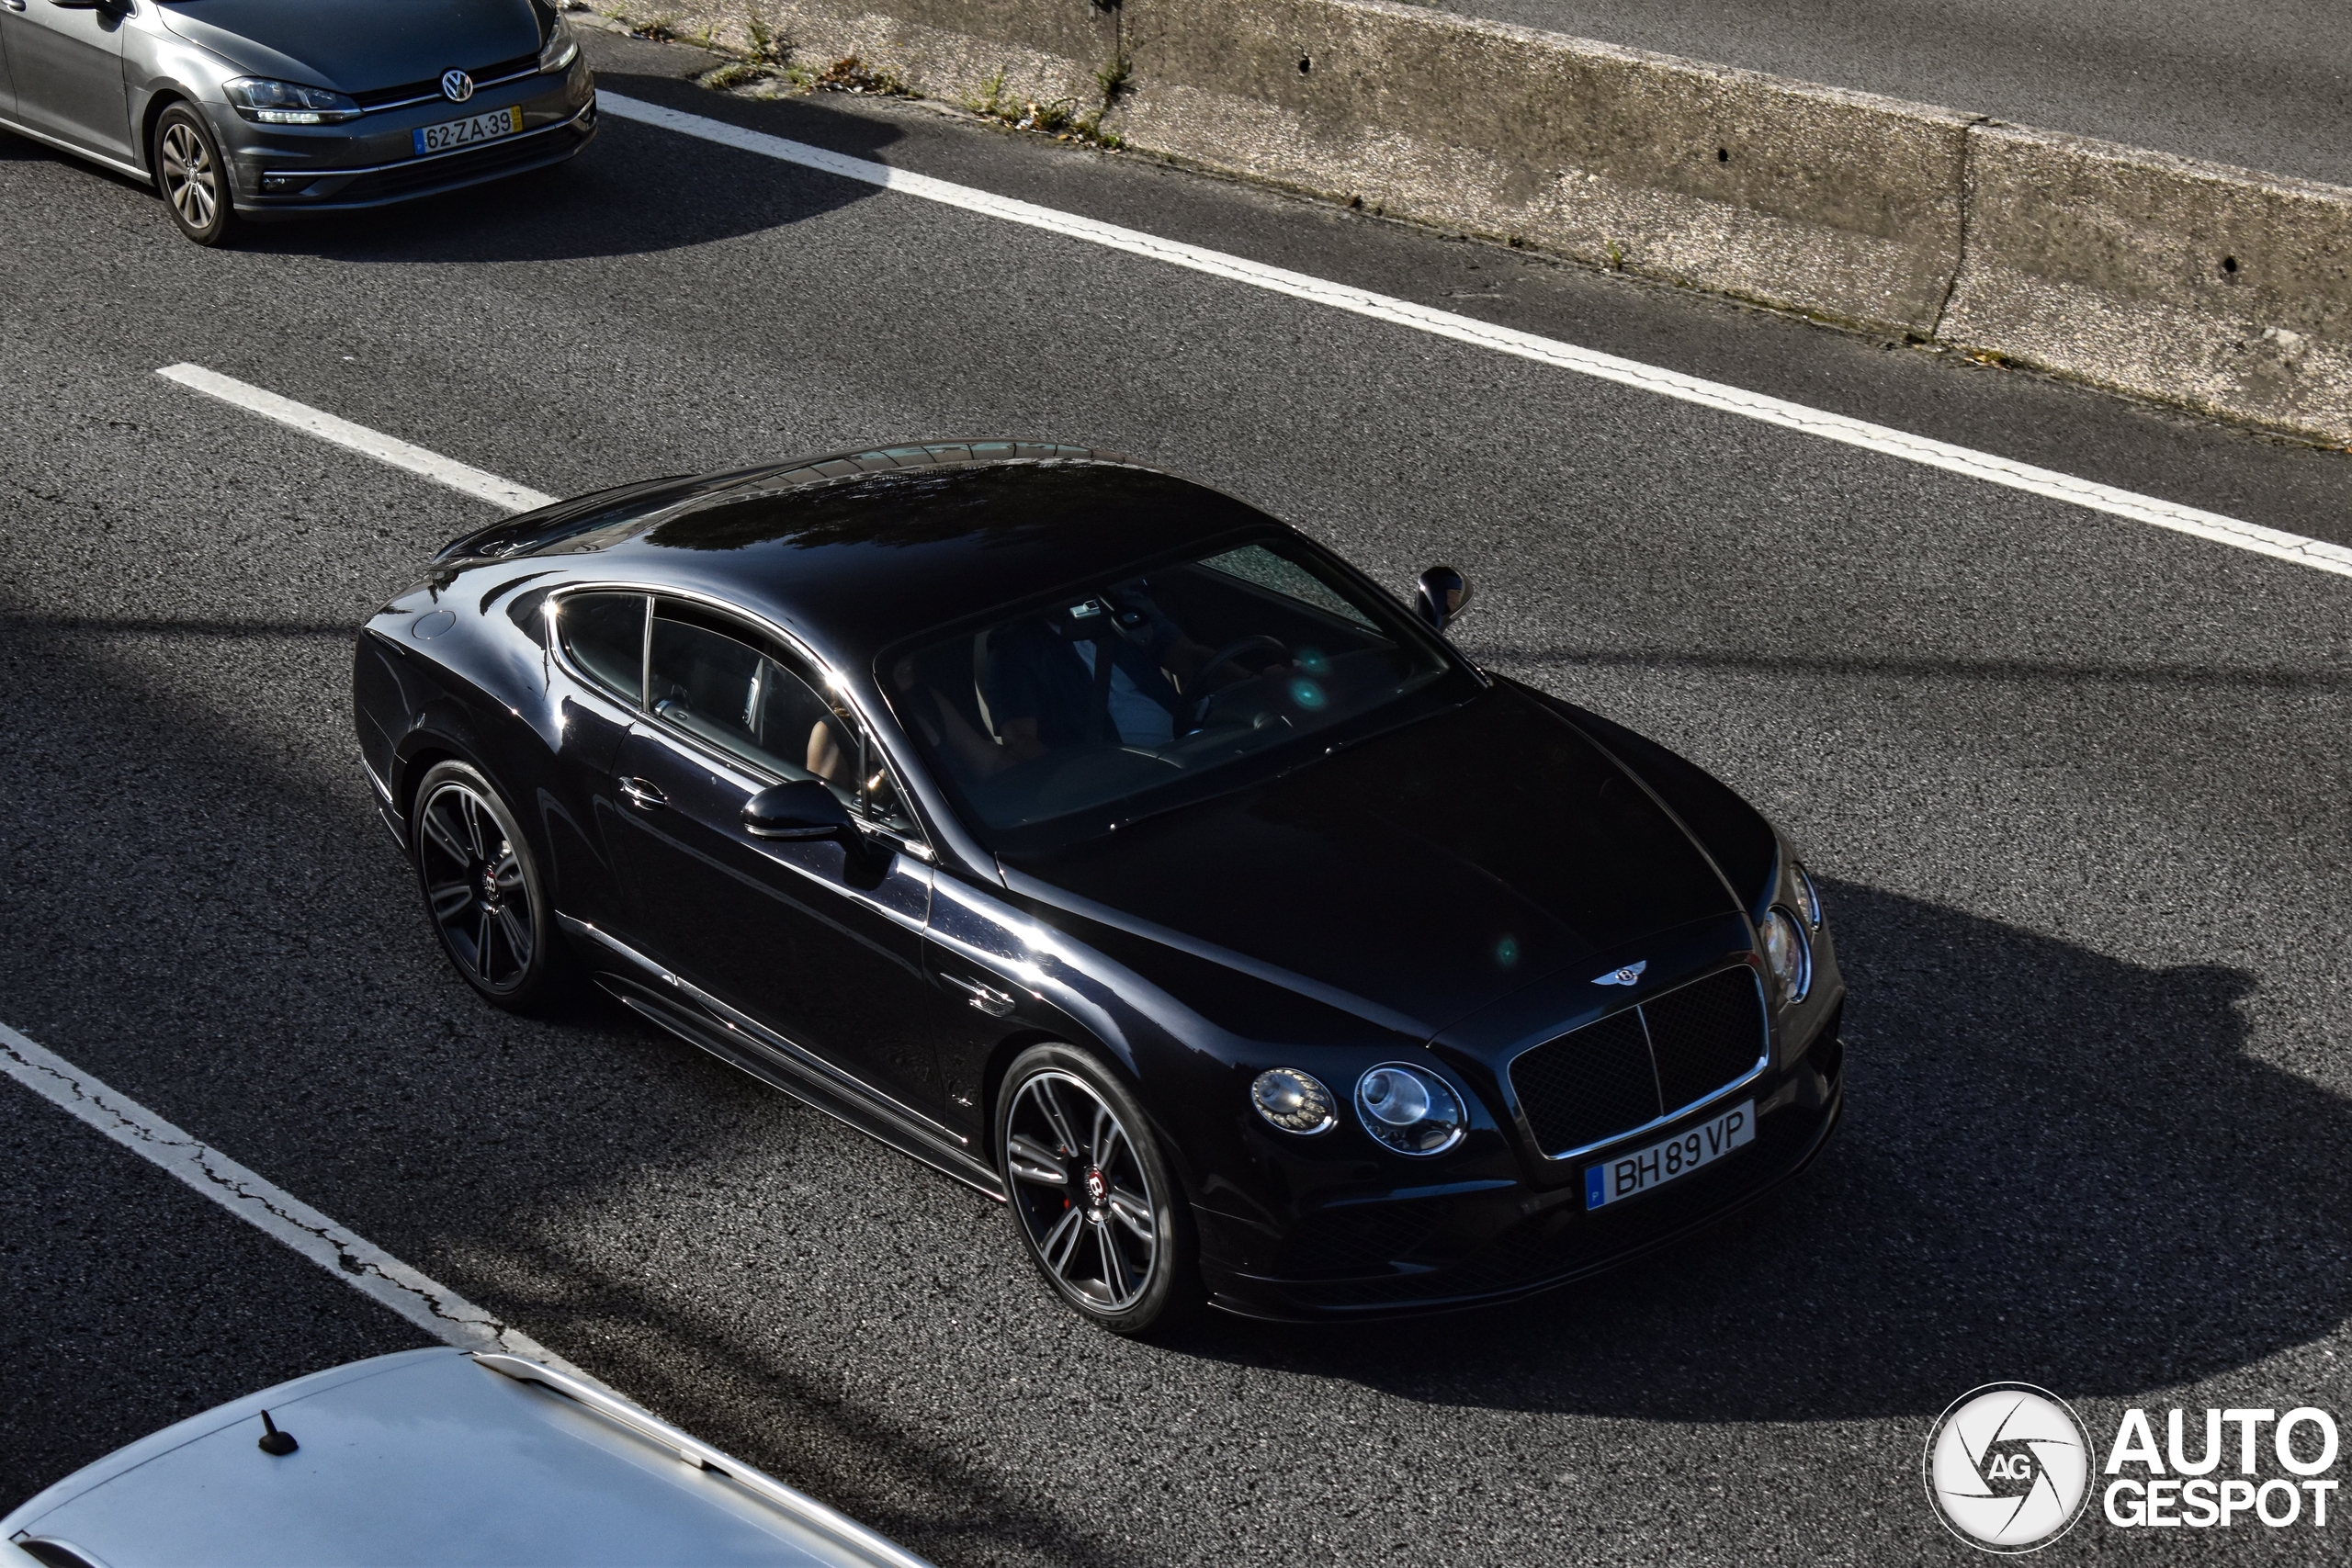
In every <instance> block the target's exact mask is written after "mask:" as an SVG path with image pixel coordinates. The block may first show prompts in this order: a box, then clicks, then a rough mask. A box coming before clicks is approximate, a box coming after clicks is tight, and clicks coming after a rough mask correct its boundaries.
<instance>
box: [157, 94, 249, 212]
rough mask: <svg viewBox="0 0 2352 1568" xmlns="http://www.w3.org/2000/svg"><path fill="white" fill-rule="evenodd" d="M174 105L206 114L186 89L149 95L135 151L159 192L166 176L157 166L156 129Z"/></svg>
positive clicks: (195, 113) (192, 112)
mask: <svg viewBox="0 0 2352 1568" xmlns="http://www.w3.org/2000/svg"><path fill="white" fill-rule="evenodd" d="M174 104H186V105H187V107H188V112H189V113H190V114H194V115H198V116H201V115H202V114H203V113H204V109H203V107H201V106H200V105H199V104H198V102H197V98H196V95H195V94H193V93H191V92H188V91H187V89H186V88H184V87H178V86H173V85H165V86H161V87H157V88H155V89H154V90H153V91H152V92H150V93H149V94H148V95H147V107H146V108H145V109H144V110H142V111H141V114H140V116H139V143H138V145H137V147H135V148H134V149H133V151H134V152H137V153H138V154H139V163H140V166H141V167H142V168H144V169H145V170H146V171H147V177H148V179H150V180H151V181H153V182H154V183H155V188H156V189H157V190H158V191H159V192H160V191H161V190H162V189H163V178H164V175H163V171H162V170H161V169H159V168H158V167H157V166H156V164H155V127H156V125H157V124H158V123H159V122H161V121H162V119H163V118H164V110H165V109H167V108H170V107H172V106H173V105H174ZM224 172H225V171H224ZM233 183H234V182H233V181H232V185H233Z"/></svg>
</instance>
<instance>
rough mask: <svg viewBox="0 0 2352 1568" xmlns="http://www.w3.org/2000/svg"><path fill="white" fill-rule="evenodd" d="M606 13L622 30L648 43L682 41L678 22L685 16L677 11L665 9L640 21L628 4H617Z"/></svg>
mask: <svg viewBox="0 0 2352 1568" xmlns="http://www.w3.org/2000/svg"><path fill="white" fill-rule="evenodd" d="M605 16H607V17H611V18H612V19H613V20H614V21H616V22H618V23H619V24H620V25H621V28H622V30H623V31H625V32H627V33H628V36H629V37H631V38H641V39H645V40H646V41H647V42H648V43H677V42H679V41H680V39H679V36H678V23H679V22H680V21H682V20H683V19H684V18H683V17H680V16H679V15H678V13H676V12H675V11H664V12H662V13H661V14H660V15H659V16H656V17H650V18H648V19H646V20H644V21H639V19H638V18H637V17H636V16H635V15H633V14H632V13H631V12H630V11H629V9H628V7H627V6H614V7H613V8H612V9H611V10H609V11H607V12H605Z"/></svg>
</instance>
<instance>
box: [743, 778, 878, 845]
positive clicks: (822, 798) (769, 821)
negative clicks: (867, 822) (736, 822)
mask: <svg viewBox="0 0 2352 1568" xmlns="http://www.w3.org/2000/svg"><path fill="white" fill-rule="evenodd" d="M743 831H745V832H746V833H749V834H751V835H752V837H753V838H755V839H839V840H841V841H842V843H844V844H847V845H848V846H850V847H851V848H852V849H855V848H856V847H857V843H858V838H857V829H856V828H855V827H854V825H853V824H852V823H851V821H850V819H849V808H848V807H844V806H843V805H842V803H841V797H840V796H839V795H835V794H834V793H833V792H832V791H831V790H830V789H827V788H826V787H825V786H824V785H823V784H820V783H818V782H817V781H816V780H815V779H794V780H793V781H792V782H791V783H790V784H770V785H768V787H767V788H765V789H763V790H762V791H760V793H759V794H757V795H753V796H752V798H751V799H749V800H747V801H745V802H744V803H743Z"/></svg>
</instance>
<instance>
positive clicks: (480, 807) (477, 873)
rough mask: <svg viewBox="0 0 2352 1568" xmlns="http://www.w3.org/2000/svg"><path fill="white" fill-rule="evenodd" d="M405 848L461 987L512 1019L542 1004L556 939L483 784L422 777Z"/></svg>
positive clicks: (513, 836)
mask: <svg viewBox="0 0 2352 1568" xmlns="http://www.w3.org/2000/svg"><path fill="white" fill-rule="evenodd" d="M410 841H411V843H412V845H413V849H414V852H415V856H416V875H417V882H418V885H419V886H421V887H422V888H423V889H424V908H425V913H426V914H427V915H428V916H430V917H431V918H432V920H433V929H434V930H435V932H437V933H438V934H439V936H440V938H441V948H442V951H443V952H445V953H447V954H448V955H449V961H450V962H451V963H452V964H456V965H457V966H458V974H460V975H463V976H465V977H466V984H468V985H469V986H471V987H473V988H474V989H475V990H476V991H478V992H480V993H481V996H482V997H483V998H485V999H487V1000H489V1001H491V1002H492V1003H495V1004H496V1005H497V1006H499V1007H503V1008H507V1009H511V1010H515V1011H516V1012H527V1011H530V1010H535V1009H537V1008H538V1007H539V1006H541V1005H543V1004H544V1003H545V1002H547V1001H548V999H550V997H551V995H552V993H553V992H554V990H555V989H556V987H557V983H558V981H559V979H560V970H561V968H562V964H563V958H564V956H565V954H564V949H563V943H562V938H561V937H560V936H559V935H558V934H557V933H556V931H555V930H554V929H553V925H552V915H551V913H550V911H549V909H548V898H547V888H546V884H545V883H544V882H543V881H542V880H541V879H540V876H539V867H538V862H537V858H536V857H535V856H533V854H532V853H531V846H530V843H529V841H528V840H526V839H525V838H524V836H523V829H522V825H521V824H520V823H518V822H517V821H516V820H515V813H514V812H513V811H512V810H510V809H509V808H508V807H507V805H506V802H505V801H504V800H503V799H501V798H500V797H499V794H498V791H497V790H496V789H495V788H493V787H492V784H491V783H490V781H489V780H488V779H486V778H484V777H482V775H481V773H479V772H477V771H476V770H475V769H473V768H469V767H468V766H467V765H466V764H465V763H463V762H443V763H441V764H440V765H439V766H437V767H435V769H434V770H433V771H432V772H431V773H426V774H425V775H424V783H422V784H419V785H417V789H416V810H415V813H414V815H413V818H412V821H411V840H410Z"/></svg>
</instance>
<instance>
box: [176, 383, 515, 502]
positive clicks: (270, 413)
mask: <svg viewBox="0 0 2352 1568" xmlns="http://www.w3.org/2000/svg"><path fill="white" fill-rule="evenodd" d="M155 374H156V375H158V376H161V377H162V378H164V380H166V381H177V382H178V383H179V384H180V385H181V386H183V387H188V388H193V389H195V390H197V391H199V392H202V393H203V394H204V395H205V396H206V397H209V398H218V399H220V400H221V401H222V402H224V403H233V404H235V405H236V406H237V407H238V408H241V409H246V410H249V411H250V412H254V413H257V414H260V415H261V416H262V417H263V418H265V419H274V420H276V421H277V423H280V424H286V425H291V426H292V427H293V428H295V429H296V430H299V431H300V432H302V434H305V435H315V436H317V437H318V438H319V439H320V440H322V441H330V442H333V443H334V445H335V446H347V447H349V448H350V449H351V450H353V451H354V452H364V453H366V454H367V455H368V457H373V458H375V459H376V460H377V461H378V462H379V463H390V465H391V466H392V467H393V468H405V469H407V470H408V471H409V472H410V473H412V474H421V475H423V476H424V478H426V479H431V480H433V481H434V482H435V484H444V485H447V486H448V487H449V488H450V489H451V490H454V491H458V493H459V494H461V495H469V496H472V497H473V498H474V499H475V500H476V501H486V502H490V503H491V504H492V506H496V507H502V508H503V509H504V510H506V511H508V512H529V511H532V510H534V509H535V508H537V507H541V506H546V505H548V504H549V503H550V502H553V501H555V500H556V497H554V496H551V495H541V494H540V493H539V492H538V491H535V490H531V489H528V488H526V487H525V486H523V485H518V484H516V483H515V481H514V480H512V479H500V478H499V477H498V476H497V475H496V474H486V473H484V472H482V471H481V469H480V468H468V467H467V466H466V465H465V464H463V463H460V462H458V461H456V460H454V459H452V458H448V457H443V456H441V454H439V453H438V452H428V451H426V450H425V449H424V447H422V446H410V445H409V444H408V443H407V442H405V441H401V440H399V439H397V438H395V437H393V436H390V435H386V434H383V432H381V431H378V430H370V429H368V427H367V426H366V425H364V424H354V423H351V422H350V421H349V420H347V419H338V418H336V417H335V416H334V414H331V413H326V412H322V411H321V410H318V409H314V408H312V407H311V405H310V404H308V403H298V402H296V401H295V400H293V399H291V398H281V397H279V396H278V395H277V393H276V392H270V391H265V390H263V389H261V388H259V387H255V386H253V385H251V384H249V383H247V382H243V381H240V380H238V379H237V378H235V377H233V376H223V375H221V374H220V372H219V371H217V370H207V369H206V368H205V367H203V366H201V365H166V366H164V367H163V368H162V369H161V370H158V371H156V372H155Z"/></svg>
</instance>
